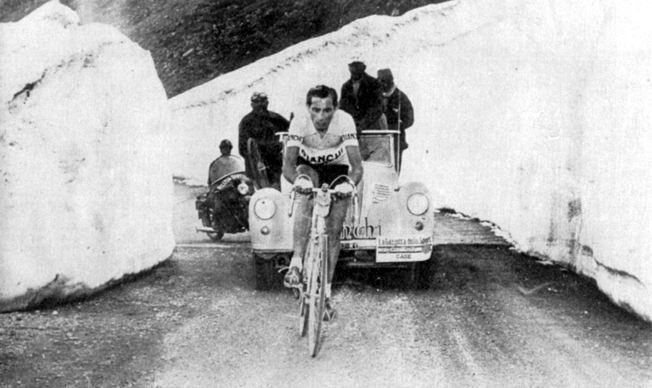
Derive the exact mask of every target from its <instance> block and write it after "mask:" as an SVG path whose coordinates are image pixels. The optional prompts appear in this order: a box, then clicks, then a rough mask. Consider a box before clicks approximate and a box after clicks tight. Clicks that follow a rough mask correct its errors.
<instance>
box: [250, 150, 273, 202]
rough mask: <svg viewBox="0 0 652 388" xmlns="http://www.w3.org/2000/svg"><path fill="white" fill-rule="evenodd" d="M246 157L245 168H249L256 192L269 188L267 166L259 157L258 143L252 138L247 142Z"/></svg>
mask: <svg viewBox="0 0 652 388" xmlns="http://www.w3.org/2000/svg"><path fill="white" fill-rule="evenodd" d="M247 156H248V157H247V167H249V173H250V174H251V180H252V181H253V184H254V187H255V188H256V190H260V189H263V188H265V187H269V186H270V184H269V179H268V177H267V166H265V163H264V162H263V158H262V157H261V156H260V151H259V150H258V143H256V140H254V139H253V138H249V140H247Z"/></svg>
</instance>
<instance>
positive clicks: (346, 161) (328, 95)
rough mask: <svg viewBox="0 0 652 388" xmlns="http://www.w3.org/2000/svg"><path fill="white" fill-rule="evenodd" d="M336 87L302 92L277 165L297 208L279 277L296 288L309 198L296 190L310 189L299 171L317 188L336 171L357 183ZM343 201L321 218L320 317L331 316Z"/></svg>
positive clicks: (354, 152) (357, 167)
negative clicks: (302, 104) (286, 264)
mask: <svg viewBox="0 0 652 388" xmlns="http://www.w3.org/2000/svg"><path fill="white" fill-rule="evenodd" d="M337 103H338V101H337V92H336V91H335V89H333V88H330V87H328V86H324V85H319V86H316V87H314V88H312V89H310V90H309V91H308V94H307V96H306V107H307V112H305V114H303V115H299V116H298V117H296V118H295V119H294V120H293V121H292V123H291V124H290V131H289V132H290V133H289V139H288V142H287V148H286V153H285V160H284V164H283V176H284V177H285V178H286V179H287V180H288V181H289V182H290V183H292V184H294V185H295V190H296V191H297V192H298V194H299V195H297V210H296V215H295V217H294V235H293V237H294V254H293V256H292V259H291V262H290V268H289V269H288V272H287V274H286V275H285V278H284V281H283V283H284V285H285V286H286V287H299V286H300V284H301V268H302V266H303V256H304V253H305V251H306V244H307V241H308V238H309V233H310V222H311V216H310V215H311V214H312V206H313V202H312V200H309V199H308V196H307V195H300V194H301V193H302V191H303V190H306V189H308V188H310V186H309V182H307V180H305V179H297V177H298V176H299V175H308V176H309V177H310V178H311V180H312V184H313V185H315V186H316V187H320V186H321V185H322V184H324V183H326V184H331V183H332V182H333V180H335V179H336V178H337V177H339V176H340V175H348V176H349V177H350V178H351V180H352V181H353V182H354V183H355V184H357V183H358V182H360V180H361V179H362V173H363V170H362V160H361V157H360V150H359V149H358V140H357V134H356V128H355V122H354V121H353V118H352V117H351V115H349V114H348V113H346V112H344V111H342V110H339V109H337V108H338V104H337ZM351 189H352V188H351V185H350V184H349V183H347V182H342V183H341V184H339V185H338V186H336V187H335V190H337V191H340V192H349V193H350V192H351ZM348 205H349V201H348V200H334V201H333V202H332V204H331V209H330V214H329V216H328V217H327V218H326V233H327V234H328V236H329V252H330V257H329V258H328V260H329V264H330V267H329V273H328V279H327V282H326V284H325V287H324V290H325V294H326V306H325V307H326V315H325V317H324V319H325V320H330V319H332V318H333V316H334V313H335V310H333V308H332V305H331V301H330V299H331V283H332V280H333V274H334V273H335V266H336V265H337V259H338V257H339V251H340V233H341V231H342V227H343V223H344V218H345V216H346V211H347V208H348Z"/></svg>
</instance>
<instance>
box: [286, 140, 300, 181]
mask: <svg viewBox="0 0 652 388" xmlns="http://www.w3.org/2000/svg"><path fill="white" fill-rule="evenodd" d="M298 157H299V147H297V146H290V147H287V148H286V149H285V157H284V159H283V176H284V177H285V179H287V180H288V182H290V183H292V184H294V180H295V179H297V175H299V174H298V173H297V158H298Z"/></svg>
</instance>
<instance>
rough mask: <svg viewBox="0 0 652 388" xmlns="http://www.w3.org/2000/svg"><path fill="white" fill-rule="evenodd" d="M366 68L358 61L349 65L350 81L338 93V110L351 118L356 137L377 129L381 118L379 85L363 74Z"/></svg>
mask: <svg viewBox="0 0 652 388" xmlns="http://www.w3.org/2000/svg"><path fill="white" fill-rule="evenodd" d="M366 68H367V67H366V66H365V64H364V63H362V62H359V61H355V62H352V63H350V64H349V72H350V73H351V79H349V80H348V81H346V82H345V83H344V85H342V92H341V93H340V109H342V110H343V111H345V112H346V113H348V114H350V115H351V116H353V120H354V121H355V127H356V130H357V132H358V135H360V132H362V131H363V130H365V129H378V119H380V116H381V106H380V85H379V83H378V81H377V80H376V79H375V78H374V77H372V76H370V75H368V74H367V73H365V70H366Z"/></svg>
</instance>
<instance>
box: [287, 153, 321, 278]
mask: <svg viewBox="0 0 652 388" xmlns="http://www.w3.org/2000/svg"><path fill="white" fill-rule="evenodd" d="M297 172H298V173H299V174H303V175H308V176H309V177H310V179H312V182H313V184H318V183H319V176H318V174H317V172H315V170H313V169H312V168H311V167H310V166H307V165H305V164H301V165H299V166H297ZM312 204H313V203H312V198H311V197H310V196H308V195H300V194H297V195H296V205H295V206H296V207H295V209H294V231H293V238H294V245H293V249H294V253H293V254H292V259H291V260H290V269H289V270H288V273H287V274H286V275H285V280H284V282H285V284H286V286H290V287H291V286H298V284H295V281H293V280H292V278H293V277H295V275H296V274H297V272H298V273H301V269H302V268H303V256H304V254H305V252H306V246H307V242H308V238H309V235H310V221H311V218H312V217H311V216H312ZM295 279H296V277H295Z"/></svg>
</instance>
